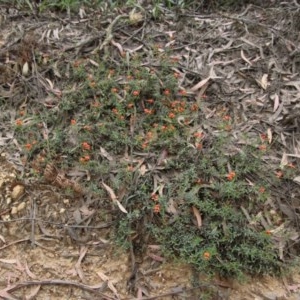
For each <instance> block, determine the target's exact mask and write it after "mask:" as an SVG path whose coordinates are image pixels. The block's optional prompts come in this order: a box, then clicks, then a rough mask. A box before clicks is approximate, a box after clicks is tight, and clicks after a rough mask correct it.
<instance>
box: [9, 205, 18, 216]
mask: <svg viewBox="0 0 300 300" xmlns="http://www.w3.org/2000/svg"><path fill="white" fill-rule="evenodd" d="M17 212H18V208H17V207H15V206H13V207H12V208H11V212H10V213H11V214H12V215H15V214H16V213H17Z"/></svg>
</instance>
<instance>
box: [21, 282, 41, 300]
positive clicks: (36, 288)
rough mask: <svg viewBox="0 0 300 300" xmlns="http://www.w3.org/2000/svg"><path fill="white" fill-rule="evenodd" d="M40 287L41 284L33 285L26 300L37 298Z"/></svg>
mask: <svg viewBox="0 0 300 300" xmlns="http://www.w3.org/2000/svg"><path fill="white" fill-rule="evenodd" d="M40 288H41V286H40V285H37V286H36V287H33V288H32V290H31V292H30V294H29V295H26V296H25V300H31V299H36V295H37V293H38V292H39V290H40Z"/></svg>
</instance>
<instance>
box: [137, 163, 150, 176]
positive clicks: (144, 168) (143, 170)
mask: <svg viewBox="0 0 300 300" xmlns="http://www.w3.org/2000/svg"><path fill="white" fill-rule="evenodd" d="M139 171H140V174H141V175H142V176H144V175H145V174H146V172H147V171H148V169H147V167H146V165H141V167H140V169H139Z"/></svg>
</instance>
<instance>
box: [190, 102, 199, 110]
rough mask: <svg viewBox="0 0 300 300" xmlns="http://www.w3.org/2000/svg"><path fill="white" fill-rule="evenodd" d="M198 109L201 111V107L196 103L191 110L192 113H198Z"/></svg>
mask: <svg viewBox="0 0 300 300" xmlns="http://www.w3.org/2000/svg"><path fill="white" fill-rule="evenodd" d="M198 109H199V106H198V104H196V103H194V104H193V105H192V106H191V108H190V110H191V111H197V110H198Z"/></svg>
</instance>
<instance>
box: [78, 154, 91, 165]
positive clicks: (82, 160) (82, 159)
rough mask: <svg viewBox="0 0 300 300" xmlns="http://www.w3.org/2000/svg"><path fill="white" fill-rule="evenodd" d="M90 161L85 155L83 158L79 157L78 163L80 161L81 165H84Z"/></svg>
mask: <svg viewBox="0 0 300 300" xmlns="http://www.w3.org/2000/svg"><path fill="white" fill-rule="evenodd" d="M90 159H91V157H90V156H89V155H85V156H83V157H80V159H79V161H80V162H81V163H86V162H88V161H89V160H90Z"/></svg>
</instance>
